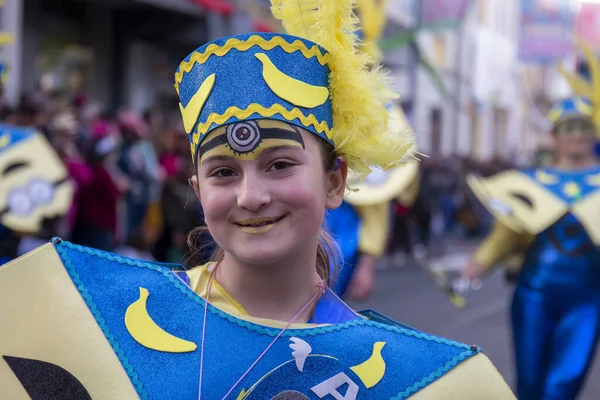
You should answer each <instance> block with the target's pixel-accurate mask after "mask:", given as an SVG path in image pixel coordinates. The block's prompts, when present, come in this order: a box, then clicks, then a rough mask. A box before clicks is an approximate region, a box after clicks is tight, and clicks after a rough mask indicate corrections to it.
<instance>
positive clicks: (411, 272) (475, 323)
mask: <svg viewBox="0 0 600 400" xmlns="http://www.w3.org/2000/svg"><path fill="white" fill-rule="evenodd" d="M452 250H453V255H457V254H465V255H466V254H468V253H470V252H471V251H472V246H471V245H468V244H467V245H462V246H461V244H457V245H454V244H453V245H452ZM376 285H377V286H376V291H375V293H374V294H373V296H372V297H371V299H369V300H368V301H366V302H350V304H351V305H352V306H353V307H354V308H356V309H359V310H360V309H364V308H373V309H375V310H377V311H379V312H382V313H384V314H386V315H388V316H389V317H391V318H393V319H395V320H398V321H400V322H402V323H404V324H406V325H409V326H412V327H414V328H416V329H419V330H421V331H424V332H427V333H432V334H435V335H439V336H442V337H445V338H448V339H453V340H456V341H460V342H464V343H467V344H476V345H478V346H480V347H482V348H483V349H484V352H485V353H486V354H487V356H488V357H489V358H490V359H491V360H492V362H493V363H494V364H495V365H496V367H497V368H498V370H499V371H500V373H501V374H502V375H503V376H504V378H505V379H506V381H507V382H508V383H509V385H511V387H513V388H514V383H515V379H514V373H513V371H514V369H513V361H512V339H511V337H510V334H511V332H510V325H509V323H510V321H509V307H510V300H511V296H512V290H513V286H512V285H510V284H507V283H505V281H504V278H503V276H502V273H500V271H499V272H498V273H496V274H494V275H493V276H492V277H490V278H489V279H487V280H485V281H484V282H483V287H482V289H481V290H479V291H478V292H475V293H474V294H473V296H472V298H471V301H470V304H469V306H468V307H466V308H463V309H458V308H456V307H454V306H453V305H452V304H451V303H450V302H449V301H448V300H447V299H446V297H445V296H444V295H443V294H442V292H441V291H440V290H439V289H438V288H437V286H436V285H435V284H434V282H433V280H432V279H431V278H430V276H429V274H428V273H427V272H426V271H425V270H424V269H423V268H422V267H420V266H419V265H418V264H417V263H416V262H411V263H409V265H407V266H405V267H396V266H391V265H390V266H388V267H387V268H384V269H380V270H379V271H378V273H377V280H376ZM598 377H600V357H599V358H598V359H597V360H596V362H595V363H594V367H593V369H592V371H591V372H590V374H589V378H588V380H587V382H586V385H585V388H584V391H583V393H582V395H581V396H580V400H596V399H599V398H600V380H599V379H598Z"/></svg>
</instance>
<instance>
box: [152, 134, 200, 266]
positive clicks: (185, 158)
mask: <svg viewBox="0 0 600 400" xmlns="http://www.w3.org/2000/svg"><path fill="white" fill-rule="evenodd" d="M177 139H178V142H184V144H185V150H184V152H181V151H180V152H179V153H178V159H177V162H176V168H177V170H176V175H174V176H172V177H171V178H170V179H168V180H167V181H165V184H164V186H163V189H162V196H161V199H162V200H161V209H162V216H163V221H164V224H163V226H164V230H163V233H162V237H161V238H160V240H159V242H158V243H157V248H156V251H157V253H155V254H156V255H157V258H159V259H161V260H162V261H168V262H177V263H182V264H184V265H185V266H195V265H200V264H202V261H206V260H205V259H206V258H207V257H208V255H209V254H210V250H211V249H207V248H200V251H199V253H198V254H189V252H190V249H189V247H188V245H187V236H188V234H189V233H190V232H191V231H192V230H193V229H194V228H196V227H197V226H198V225H202V226H204V223H203V222H202V220H201V213H200V202H199V201H198V198H197V197H196V196H195V195H194V192H193V189H192V187H191V185H190V183H189V177H190V171H193V162H192V159H191V157H190V156H189V150H188V148H189V142H188V141H187V140H186V138H185V136H184V135H183V134H182V135H180V136H178V138H177ZM180 150H181V148H180ZM200 239H202V238H200ZM201 242H203V243H207V242H209V241H208V240H201Z"/></svg>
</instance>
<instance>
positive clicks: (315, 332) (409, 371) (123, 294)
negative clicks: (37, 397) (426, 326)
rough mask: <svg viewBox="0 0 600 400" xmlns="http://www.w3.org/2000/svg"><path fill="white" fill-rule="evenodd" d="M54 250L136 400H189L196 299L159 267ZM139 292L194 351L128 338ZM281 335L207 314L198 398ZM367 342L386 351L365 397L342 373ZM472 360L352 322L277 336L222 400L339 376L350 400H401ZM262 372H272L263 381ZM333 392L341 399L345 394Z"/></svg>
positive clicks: (464, 353) (362, 354)
mask: <svg viewBox="0 0 600 400" xmlns="http://www.w3.org/2000/svg"><path fill="white" fill-rule="evenodd" d="M54 243H55V248H56V250H57V252H58V254H59V256H60V257H61V260H62V262H63V265H64V266H65V268H66V270H67V272H68V273H69V275H70V277H71V279H72V280H73V283H74V284H75V286H76V287H77V289H78V290H79V292H80V294H81V296H82V298H83V299H84V301H85V302H86V304H87V305H88V307H89V309H90V311H91V313H92V314H93V315H94V317H95V319H96V321H97V322H98V325H99V326H100V328H101V329H102V330H103V332H104V334H105V335H106V338H107V340H108V341H109V342H110V344H111V345H112V347H113V349H114V351H115V354H116V355H117V356H118V358H119V360H120V361H121V363H122V365H123V368H124V369H125V370H126V372H127V374H128V375H129V377H130V379H131V381H132V383H133V385H134V386H135V388H136V390H137V392H138V393H139V395H140V397H141V398H142V399H161V400H162V399H197V397H198V376H199V359H200V345H201V337H202V321H203V314H204V307H205V306H206V303H205V302H204V300H203V299H202V298H200V297H199V296H198V295H196V294H195V293H194V292H193V291H192V290H191V289H190V288H189V287H188V286H187V285H186V284H185V283H184V282H182V280H181V279H179V278H178V277H177V276H176V275H175V274H174V273H173V272H171V271H169V270H168V269H166V268H161V267H159V266H157V265H153V264H151V263H145V262H140V261H133V260H130V259H125V258H122V257H119V256H116V255H113V254H110V253H106V252H100V251H96V250H92V249H89V248H85V247H81V246H76V245H73V244H71V243H68V242H59V241H55V242H54ZM140 287H143V288H145V289H147V290H148V292H149V294H150V295H149V297H148V300H147V309H148V313H149V314H150V316H151V317H152V318H153V320H154V321H155V322H156V323H157V324H158V325H159V326H160V327H162V328H163V329H164V330H166V331H167V332H169V333H171V334H172V335H175V336H177V337H179V338H182V339H185V340H189V341H193V342H195V343H196V344H197V345H198V349H197V350H196V351H194V352H189V353H179V354H172V353H165V352H159V351H154V350H150V349H148V348H146V347H144V346H142V345H140V344H139V343H137V342H136V341H135V340H134V339H133V338H132V337H131V335H130V334H129V332H128V331H127V329H126V327H125V323H124V315H125V312H126V310H127V308H128V307H129V305H130V304H132V303H133V302H135V301H136V300H138V298H139V288H140ZM319 322H324V321H319ZM279 332H280V330H279V329H273V328H269V327H265V326H261V325H257V324H252V323H249V322H247V321H243V320H240V319H238V318H236V317H234V316H232V315H229V314H226V313H224V312H222V311H220V310H218V309H216V308H215V307H213V306H210V305H209V306H208V314H207V325H206V337H205V349H206V351H205V354H204V373H203V390H202V398H203V399H220V398H222V397H223V396H224V395H225V394H226V393H227V392H228V391H229V389H230V388H231V387H232V385H233V384H234V383H235V382H236V381H237V379H239V377H240V376H242V374H243V373H244V372H245V371H246V369H247V368H248V367H249V366H250V365H251V364H252V363H253V362H254V360H255V359H256V358H257V357H258V355H259V354H260V353H261V352H262V351H263V350H264V349H265V348H266V347H267V346H268V345H269V344H270V343H271V342H272V340H273V338H274V337H275V336H276V335H277V334H278V333H279ZM293 337H295V338H299V339H301V340H303V341H306V342H307V343H308V344H309V345H310V347H311V352H310V354H311V357H309V358H308V359H307V360H306V364H305V366H304V372H302V374H301V375H304V374H305V372H306V374H305V375H306V376H302V377H301V379H300V378H299V375H298V373H299V371H298V369H297V368H296V367H295V362H294V357H293V356H292V350H291V349H290V347H289V346H290V343H291V342H290V338H293ZM375 342H385V343H386V344H385V346H384V347H383V350H382V353H381V354H382V357H383V359H384V360H385V362H386V370H385V375H384V376H383V378H382V379H381V381H379V383H377V385H375V386H374V387H372V388H370V389H366V388H365V387H364V385H363V383H362V382H361V381H360V378H359V377H358V376H356V374H354V373H353V372H352V371H351V370H350V367H352V366H355V365H359V364H361V363H363V362H364V361H365V360H367V359H369V357H371V354H372V351H373V345H374V344H375ZM475 354H477V350H474V349H471V347H470V346H467V345H464V344H460V343H456V342H452V341H448V340H446V339H442V338H438V337H434V336H429V335H425V334H422V333H420V332H416V331H414V330H409V329H403V328H401V327H397V326H392V325H388V324H382V323H377V322H373V321H369V320H366V319H363V318H354V319H352V320H350V321H348V322H345V323H341V324H333V325H329V326H325V327H315V328H307V329H293V330H288V331H285V332H284V333H283V335H282V336H281V337H280V338H279V339H278V340H277V341H276V342H275V344H274V345H273V347H272V348H271V349H270V350H269V351H268V352H267V354H266V355H265V357H263V358H262V359H261V360H260V362H259V363H258V364H257V365H256V366H255V367H254V368H253V369H252V370H251V372H250V373H249V374H248V375H247V377H246V378H245V379H244V380H243V381H242V382H241V384H240V385H239V386H237V387H236V388H235V390H234V391H233V392H232V395H231V396H230V397H229V398H232V399H235V398H236V397H237V396H238V395H239V393H240V392H241V391H242V389H245V390H246V391H249V392H250V396H252V397H248V398H252V399H254V398H265V397H262V396H263V395H262V394H263V393H265V395H266V394H270V393H281V392H284V391H286V390H296V391H299V392H301V393H303V394H304V395H305V396H307V397H308V398H310V399H316V398H318V397H317V396H316V395H315V394H314V393H313V392H312V391H309V392H306V390H307V388H309V387H311V388H312V387H314V386H315V385H318V384H320V383H322V382H324V381H327V380H328V379H330V378H332V377H333V376H335V375H337V374H340V373H344V374H345V376H346V377H347V378H348V379H350V380H351V381H352V382H353V383H354V384H356V385H357V386H358V387H359V391H358V396H357V399H385V398H397V399H404V398H407V397H409V396H410V395H411V394H413V393H415V392H417V391H418V390H420V389H422V388H423V387H426V386H427V385H429V384H431V383H432V382H434V381H435V380H437V379H438V378H440V377H441V376H443V375H444V374H445V373H446V372H448V371H449V370H450V369H452V368H453V367H455V366H456V365H458V364H459V363H460V362H462V361H463V360H465V359H468V358H469V357H471V356H473V355H475ZM313 357H314V358H313ZM330 359H335V360H333V361H332V360H330ZM290 361H291V362H290ZM334 361H335V362H334ZM291 366H294V368H295V369H294V368H291ZM270 371H277V372H276V373H274V374H272V375H269V376H267V375H268V373H269V372H270ZM262 378H265V379H262ZM255 384H256V385H255ZM346 386H348V385H346ZM311 390H312V389H311ZM339 390H340V392H341V393H343V390H344V387H343V386H340V387H339ZM267 398H269V397H267Z"/></svg>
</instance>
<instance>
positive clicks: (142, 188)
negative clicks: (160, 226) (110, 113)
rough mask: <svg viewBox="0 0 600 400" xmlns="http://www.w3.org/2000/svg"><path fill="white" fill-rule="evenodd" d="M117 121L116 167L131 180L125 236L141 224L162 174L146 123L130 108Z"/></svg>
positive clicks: (154, 195)
mask: <svg viewBox="0 0 600 400" xmlns="http://www.w3.org/2000/svg"><path fill="white" fill-rule="evenodd" d="M118 123H119V129H120V131H121V135H122V138H123V145H122V147H121V152H120V155H119V161H118V167H119V169H120V170H121V172H122V173H123V174H125V175H126V176H127V178H128V179H129V182H130V187H129V191H128V193H127V197H126V202H125V203H126V206H125V213H126V221H127V223H126V226H125V235H128V233H129V232H131V231H134V230H136V229H139V228H140V227H141V226H142V224H143V221H144V219H145V217H146V213H147V211H148V206H149V205H150V204H151V203H152V202H153V201H155V200H156V196H157V195H158V183H159V182H160V180H161V174H160V170H159V168H158V160H157V157H156V152H155V151H154V146H153V144H152V142H151V141H150V140H149V138H148V126H147V125H146V123H145V122H144V121H143V120H142V119H141V118H140V117H139V116H138V115H137V114H135V113H133V112H129V111H126V112H123V113H121V114H120V115H119V121H118Z"/></svg>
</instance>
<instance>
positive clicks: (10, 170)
mask: <svg viewBox="0 0 600 400" xmlns="http://www.w3.org/2000/svg"><path fill="white" fill-rule="evenodd" d="M27 166H29V163H28V162H26V161H19V162H14V163H12V164H8V166H7V167H6V168H4V170H3V171H2V173H1V174H0V175H2V176H6V175H8V174H10V173H13V172H15V171H16V170H18V169H21V168H25V167H27Z"/></svg>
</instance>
